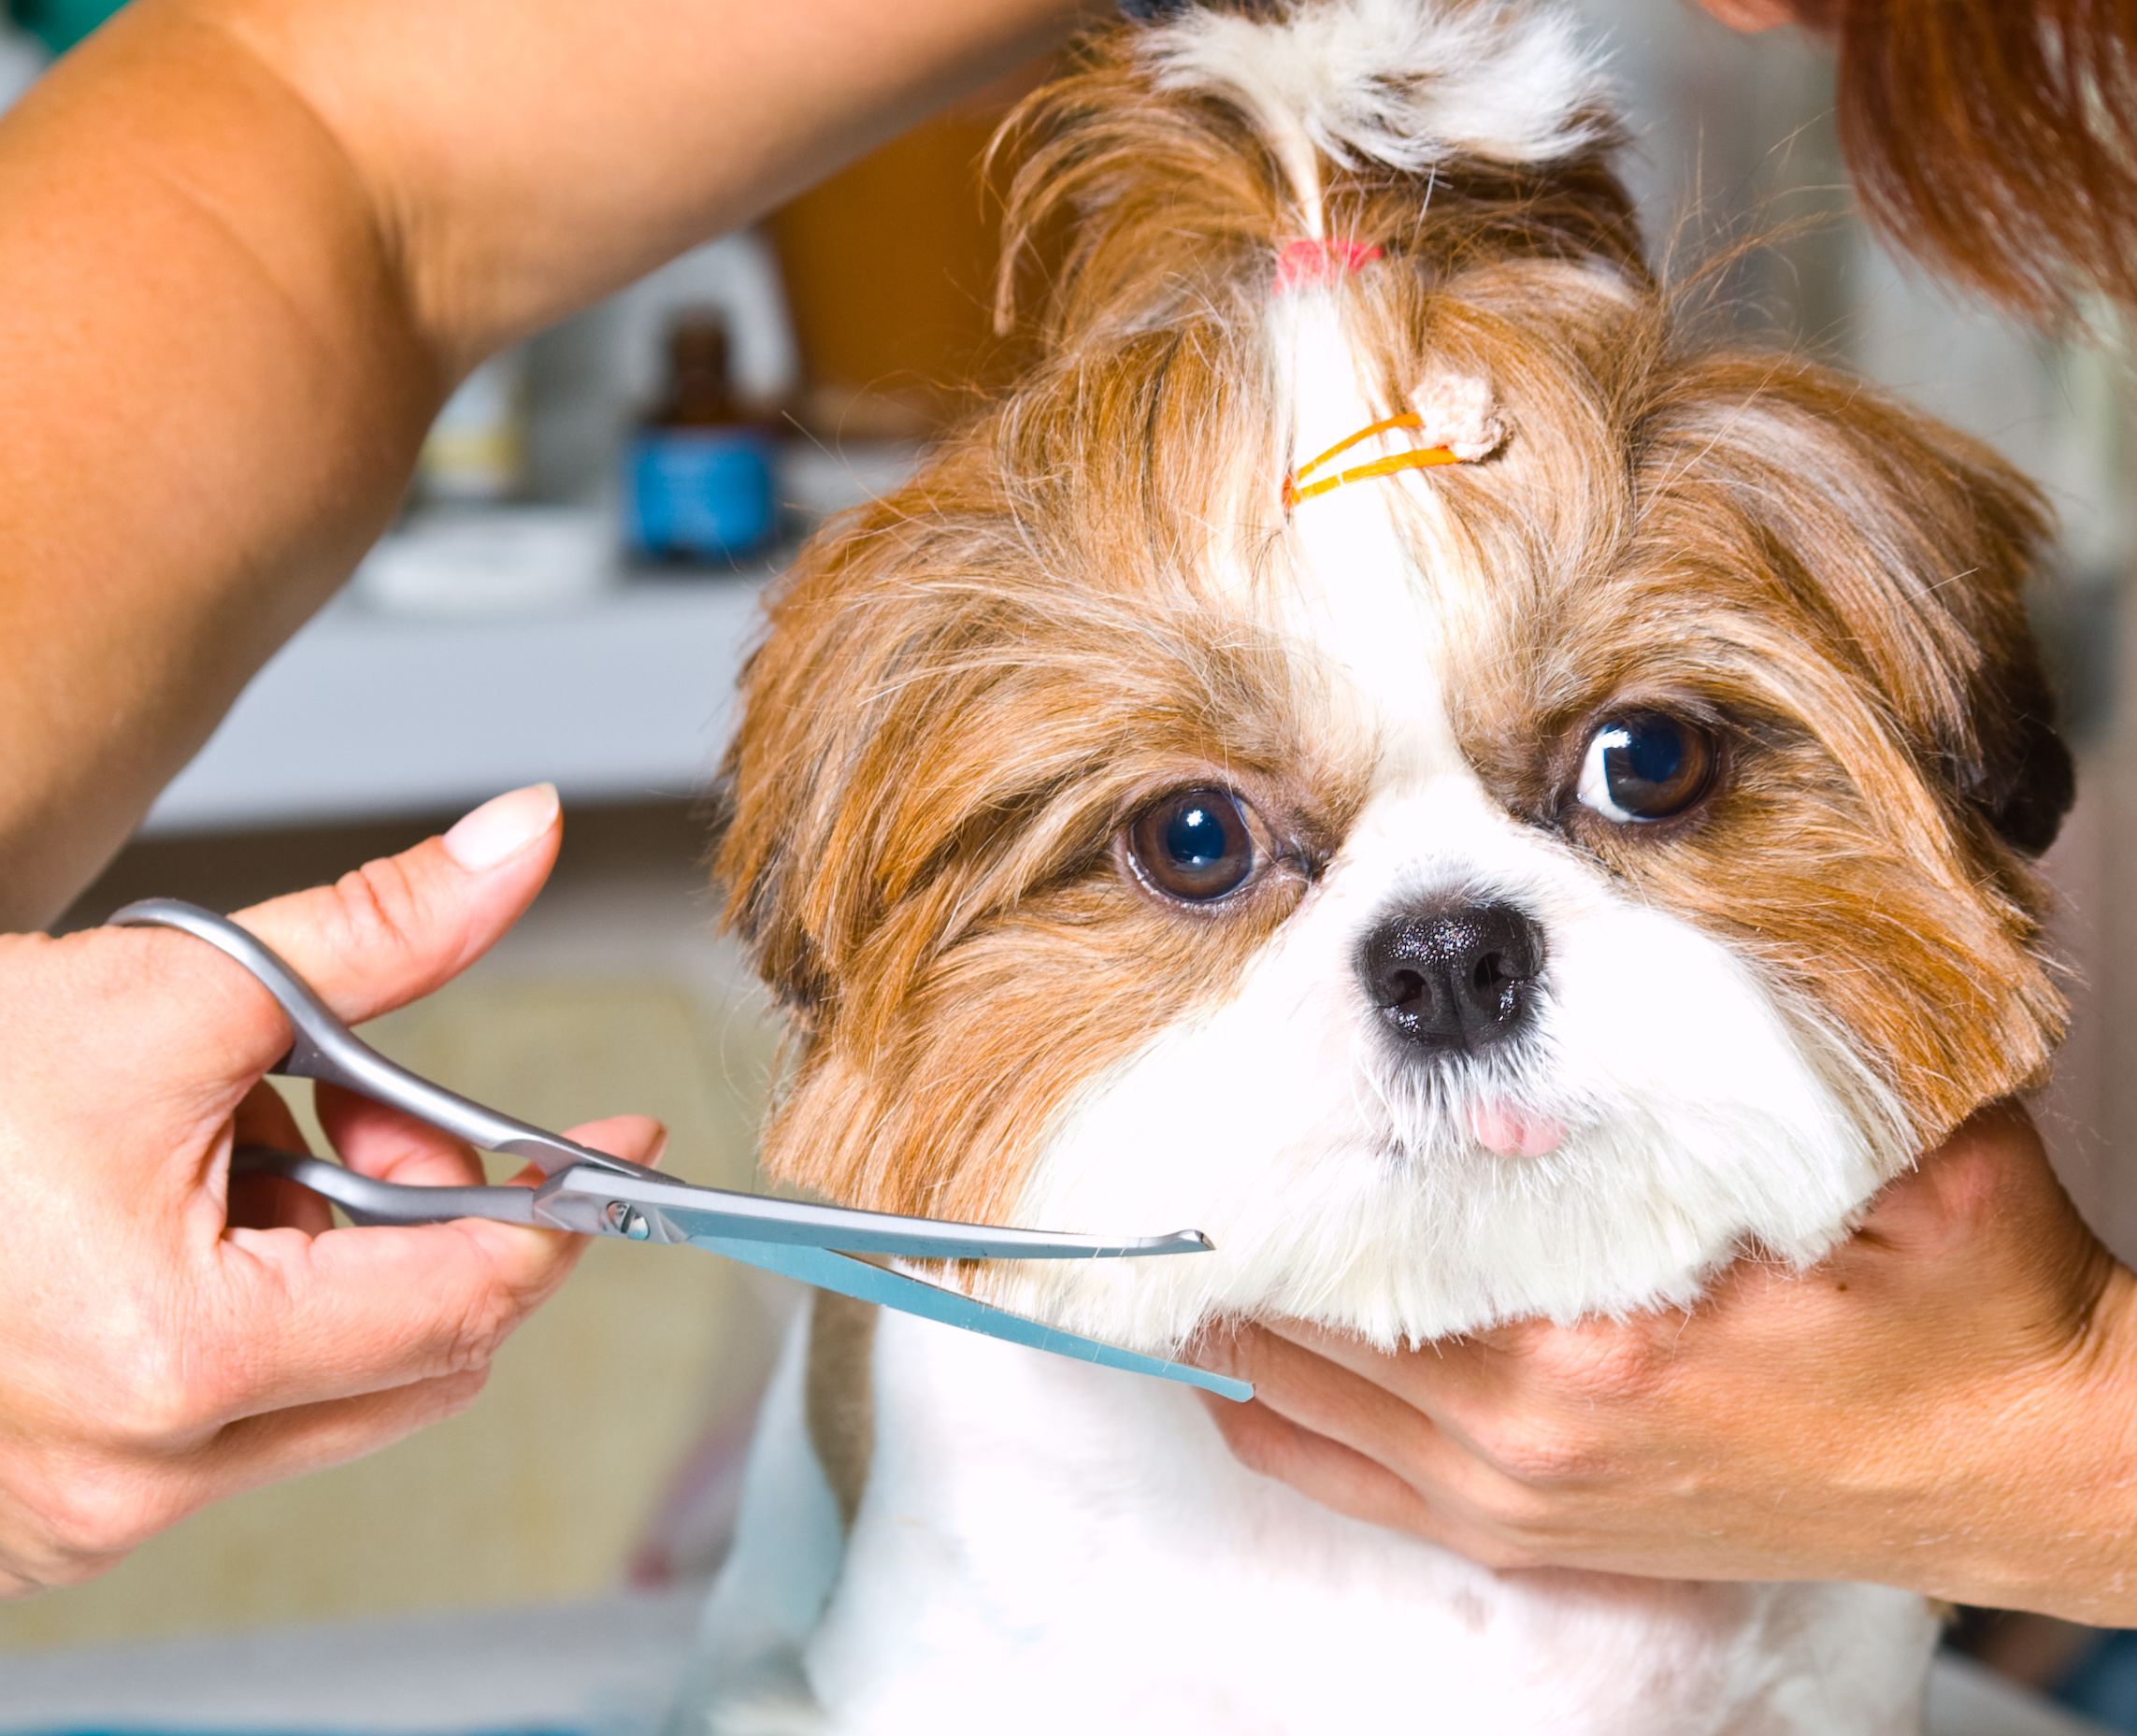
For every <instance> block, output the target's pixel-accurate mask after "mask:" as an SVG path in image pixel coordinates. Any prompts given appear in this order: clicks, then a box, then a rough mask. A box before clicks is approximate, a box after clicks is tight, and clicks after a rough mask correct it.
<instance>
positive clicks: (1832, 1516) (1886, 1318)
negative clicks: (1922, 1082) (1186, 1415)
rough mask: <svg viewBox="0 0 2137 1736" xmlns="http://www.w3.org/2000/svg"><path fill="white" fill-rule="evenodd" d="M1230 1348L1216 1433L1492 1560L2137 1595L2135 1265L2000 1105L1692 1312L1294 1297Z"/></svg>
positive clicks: (1273, 1472)
mask: <svg viewBox="0 0 2137 1736" xmlns="http://www.w3.org/2000/svg"><path fill="white" fill-rule="evenodd" d="M1226 1361H1227V1362H1229V1363H1230V1364H1231V1365H1232V1366H1233V1368H1234V1370H1235V1371H1236V1372H1239V1373H1241V1374H1243V1375H1245V1376H1247V1377H1248V1378H1251V1379H1252V1380H1253V1381H1254V1382H1255V1385H1256V1388H1257V1391H1258V1393H1259V1398H1258V1399H1257V1401H1256V1402H1255V1403H1254V1404H1251V1405H1246V1406H1234V1405H1229V1404H1226V1403H1223V1402H1212V1406H1211V1409H1212V1413H1213V1414H1214V1415H1215V1416H1216V1418H1217V1420H1218V1423H1219V1425H1220V1427H1222V1428H1223V1429H1224V1431H1225V1434H1226V1439H1227V1441H1228V1442H1230V1444H1231V1446H1232V1449H1233V1451H1234V1452H1235V1453H1236V1454H1237V1455H1238V1456H1240V1457H1241V1459H1242V1460H1243V1461H1244V1462H1245V1463H1247V1464H1248V1465H1250V1466H1252V1467H1253V1468H1254V1469H1255V1470H1257V1471H1263V1472H1266V1473H1267V1474H1269V1475H1270V1476H1274V1477H1279V1478H1282V1479H1284V1481H1286V1482H1289V1483H1291V1484H1293V1485H1296V1486H1297V1487H1298V1488H1299V1489H1301V1490H1302V1491H1304V1492H1305V1493H1306V1494H1308V1495H1310V1496H1312V1497H1313V1498H1314V1499H1317V1500H1320V1501H1322V1502H1324V1503H1326V1504H1327V1505H1328V1506H1330V1507H1333V1508H1336V1509H1338V1510H1339V1511H1341V1512H1344V1513H1347V1514H1353V1515H1355V1516H1356V1517H1359V1518H1363V1519H1368V1520H1370V1521H1373V1522H1375V1523H1377V1524H1382V1525H1388V1526H1393V1527H1396V1528H1401V1529H1406V1530H1411V1531H1414V1532H1418V1533H1420V1534H1422V1535H1424V1536H1427V1537H1429V1538H1432V1539H1434V1540H1436V1541H1438V1542H1443V1543H1445V1544H1448V1545H1449V1546H1451V1547H1453V1548H1456V1549H1458V1550H1460V1551H1461V1552H1462V1553H1464V1554H1466V1555H1469V1556H1471V1557H1475V1558H1477V1559H1479V1560H1482V1561H1484V1562H1487V1563H1490V1564H1492V1565H1494V1566H1501V1567H1514V1568H1525V1567H1571V1568H1582V1569H1590V1570H1599V1571H1615V1572H1626V1573H1642V1574H1657V1575H1666V1576H1670V1577H1673V1578H1700V1579H1849V1580H1867V1581H1876V1582H1880V1583H1884V1584H1887V1585H1903V1586H1908V1587H1911V1588H1914V1589H1916V1590H1920V1591H1923V1592H1927V1593H1929V1594H1931V1595H1935V1596H1940V1597H1946V1598H1951V1599H1955V1600H1959V1601H1963V1602H1970V1603H1981V1604H1987V1605H1992V1606H1996V1607H2002V1608H2018V1609H2031V1610H2040V1611H2044V1612H2047V1613H2050V1614H2058V1615H2063V1616H2067V1617H2070V1618H2072V1619H2073V1620H2079V1621H2089V1622H2095V1623H2102V1624H2110V1623H2113V1624H2123V1625H2127V1624H2129V1623H2130V1622H2131V1621H2132V1620H2137V1586H2132V1585H2131V1584H2130V1575H2129V1573H2128V1563H2129V1559H2130V1551H2131V1549H2132V1548H2133V1547H2137V1280H2133V1279H2132V1277H2131V1274H2130V1272H2129V1271H2128V1270H2125V1269H2124V1268H2123V1267H2121V1266H2119V1265H2118V1264H2116V1263H2115V1260H2114V1259H2113V1258H2112V1257H2111V1256H2110V1255H2108V1254H2107V1252H2106V1250H2105V1249H2104V1248H2102V1247H2101V1244H2100V1242H2099V1241H2097V1240H2096V1239H2095V1238H2094V1237H2093V1236H2092V1234H2091V1233H2090V1232H2089V1231H2088V1230H2087V1228H2086V1227H2085V1226H2084V1224H2083V1223H2082V1222H2081V1221H2080V1219H2079V1218H2078V1216H2077V1213H2076V1212H2075V1211H2074V1210H2073V1209H2072V1206H2071V1204H2070V1201H2069V1199H2068V1198H2066V1197H2065V1196H2064V1194H2063V1192H2062V1190H2061V1188H2060V1187H2059V1186H2058V1184H2057V1183H2056V1180H2055V1177H2054V1175H2053V1174H2052V1172H2051V1171H2050V1170H2049V1169H2048V1166H2047V1161H2046V1158H2045V1156H2044V1154H2043V1152H2042V1149H2041V1145H2040V1141H2039V1139H2038V1137H2037V1136H2036V1135H2035V1133H2034V1131H2033V1128H2032V1126H2031V1124H2030V1123H2029V1121H2028V1120H2027V1119H2026V1117H2025V1115H2024V1113H2023V1112H2021V1111H2019V1110H2017V1109H2016V1108H2015V1107H2013V1106H2000V1107H1998V1108H1996V1109H1992V1110H1989V1111H1985V1112H1983V1113H1981V1114H1980V1115H1977V1116H1976V1117H1975V1118H1974V1119H1973V1120H1972V1121H1971V1122H1969V1123H1968V1124H1967V1126H1964V1127H1962V1128H1961V1129H1960V1130H1959V1131H1958V1134H1956V1135H1955V1136H1954V1137H1953V1138H1952V1140H1951V1141H1949V1142H1948V1143H1947V1144H1945V1145H1944V1146H1943V1148H1942V1149H1941V1150H1939V1151H1937V1152H1935V1153H1933V1154H1931V1155H1929V1157H1927V1158H1925V1159H1924V1160H1923V1163H1922V1166H1921V1168H1920V1169H1919V1170H1918V1171H1917V1172H1915V1174H1913V1175H1910V1176H1908V1177H1905V1178H1903V1179H1902V1180H1900V1181H1899V1182H1897V1183H1895V1184H1893V1185H1892V1186H1891V1187H1890V1188H1889V1189H1887V1190H1886V1194H1885V1195H1884V1196H1883V1197H1881V1198H1880V1199H1879V1200H1878V1201H1877V1203H1876V1205H1875V1207H1874V1209H1873V1210H1872V1212H1871V1213H1870V1215H1869V1217H1868V1218H1867V1220H1866V1221H1865V1223H1864V1225H1863V1227H1861V1229H1860V1230H1859V1231H1858V1232H1857V1234H1856V1235H1855V1236H1853V1237H1852V1238H1850V1240H1849V1241H1847V1242H1845V1243H1844V1244H1843V1246H1842V1247H1841V1248H1840V1249H1838V1250H1837V1251H1836V1252H1835V1253H1834V1254H1833V1255H1832V1256H1831V1257H1830V1258H1829V1259H1828V1260H1827V1261H1826V1262H1824V1263H1823V1264H1822V1265H1820V1266H1819V1267H1817V1268H1815V1269H1814V1270H1812V1271H1810V1272H1809V1273H1806V1274H1803V1275H1801V1276H1800V1277H1799V1276H1792V1275H1791V1274H1789V1273H1787V1272H1786V1271H1782V1270H1775V1269H1774V1268H1772V1267H1771V1266H1770V1265H1763V1264H1759V1263H1757V1262H1752V1261H1746V1262H1744V1263H1743V1264H1741V1265H1739V1266H1738V1267H1736V1268H1734V1269H1732V1270H1730V1271H1728V1272H1727V1273H1725V1274H1724V1275H1723V1276H1722V1277H1721V1278H1720V1279H1719V1280H1718V1281H1717V1282H1716V1283H1715V1284H1714V1285H1713V1286H1712V1289H1711V1292H1710V1296H1709V1298H1708V1299H1707V1300H1705V1301H1703V1302H1702V1303H1701V1304H1700V1306H1699V1307H1697V1308H1696V1309H1695V1310H1693V1311H1692V1312H1691V1313H1689V1314H1685V1313H1676V1312H1671V1313H1658V1314H1653V1315H1646V1316H1642V1317H1640V1318H1636V1319H1633V1320H1629V1321H1626V1322H1618V1323H1613V1322H1596V1323H1589V1324H1584V1325H1581V1326H1576V1327H1551V1326H1548V1325H1545V1324H1542V1323H1522V1324H1519V1325H1516V1326H1512V1327H1503V1328H1499V1329H1496V1330H1493V1331H1491V1332H1488V1333H1484V1334H1480V1335H1478V1336H1477V1337H1475V1338H1470V1339H1464V1340H1459V1341H1450V1342H1446V1343H1441V1344H1434V1345H1427V1346H1426V1347H1425V1348H1423V1349H1421V1350H1417V1351H1413V1352H1408V1353H1402V1354H1397V1355H1392V1356H1389V1355H1382V1354H1380V1353H1377V1352H1374V1351H1371V1350H1370V1349H1367V1348H1364V1347H1362V1346H1360V1345H1358V1344H1357V1343H1355V1341H1348V1340H1345V1339H1341V1338H1338V1337H1334V1336H1332V1335H1329V1334H1327V1333H1323V1332H1319V1331H1316V1330H1315V1329H1313V1328H1312V1327H1303V1326H1300V1325H1298V1324H1296V1323H1288V1322H1281V1321H1279V1322H1272V1323H1269V1324H1267V1325H1265V1326H1261V1327H1250V1328H1247V1329H1246V1330H1245V1331H1243V1332H1242V1333H1241V1336H1240V1337H1239V1338H1238V1339H1237V1340H1236V1341H1233V1342H1232V1343H1231V1345H1230V1346H1229V1348H1228V1350H1227V1351H1226Z"/></svg>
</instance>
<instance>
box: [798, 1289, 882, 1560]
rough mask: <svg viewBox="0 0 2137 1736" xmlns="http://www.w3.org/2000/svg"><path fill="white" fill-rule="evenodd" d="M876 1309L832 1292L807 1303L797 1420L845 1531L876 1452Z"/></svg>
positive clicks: (858, 1506) (821, 1293)
mask: <svg viewBox="0 0 2137 1736" xmlns="http://www.w3.org/2000/svg"><path fill="white" fill-rule="evenodd" d="M875 1346H876V1305H875V1304H874V1303H873V1302H861V1301H856V1300H854V1298H852V1297H850V1296H840V1295H839V1294H838V1293H837V1292H836V1291H833V1290H819V1291H817V1292H816V1294H815V1296H814V1297H813V1298H810V1313H809V1375H808V1382H807V1385H806V1388H805V1391H804V1394H803V1398H802V1414H803V1416H804V1417H805V1418H806V1419H807V1421H808V1424H809V1444H810V1446H812V1447H813V1448H815V1450H816V1462H817V1463H818V1464H819V1465H821V1466H822V1467H823V1468H824V1480H825V1482H826V1483H828V1484H829V1485H831V1498H832V1499H834V1500H836V1501H837V1502H838V1503H839V1523H840V1524H841V1525H842V1526H844V1527H845V1528H846V1529H847V1530H849V1531H851V1530H852V1529H853V1515H854V1514H857V1513H858V1512H860V1510H861V1495H862V1492H863V1491H864V1490H866V1489H867V1488H868V1464H869V1461H870V1460H871V1459H872V1458H873V1457H874V1456H875V1450H876V1386H875V1374H874V1356H875Z"/></svg>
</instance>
